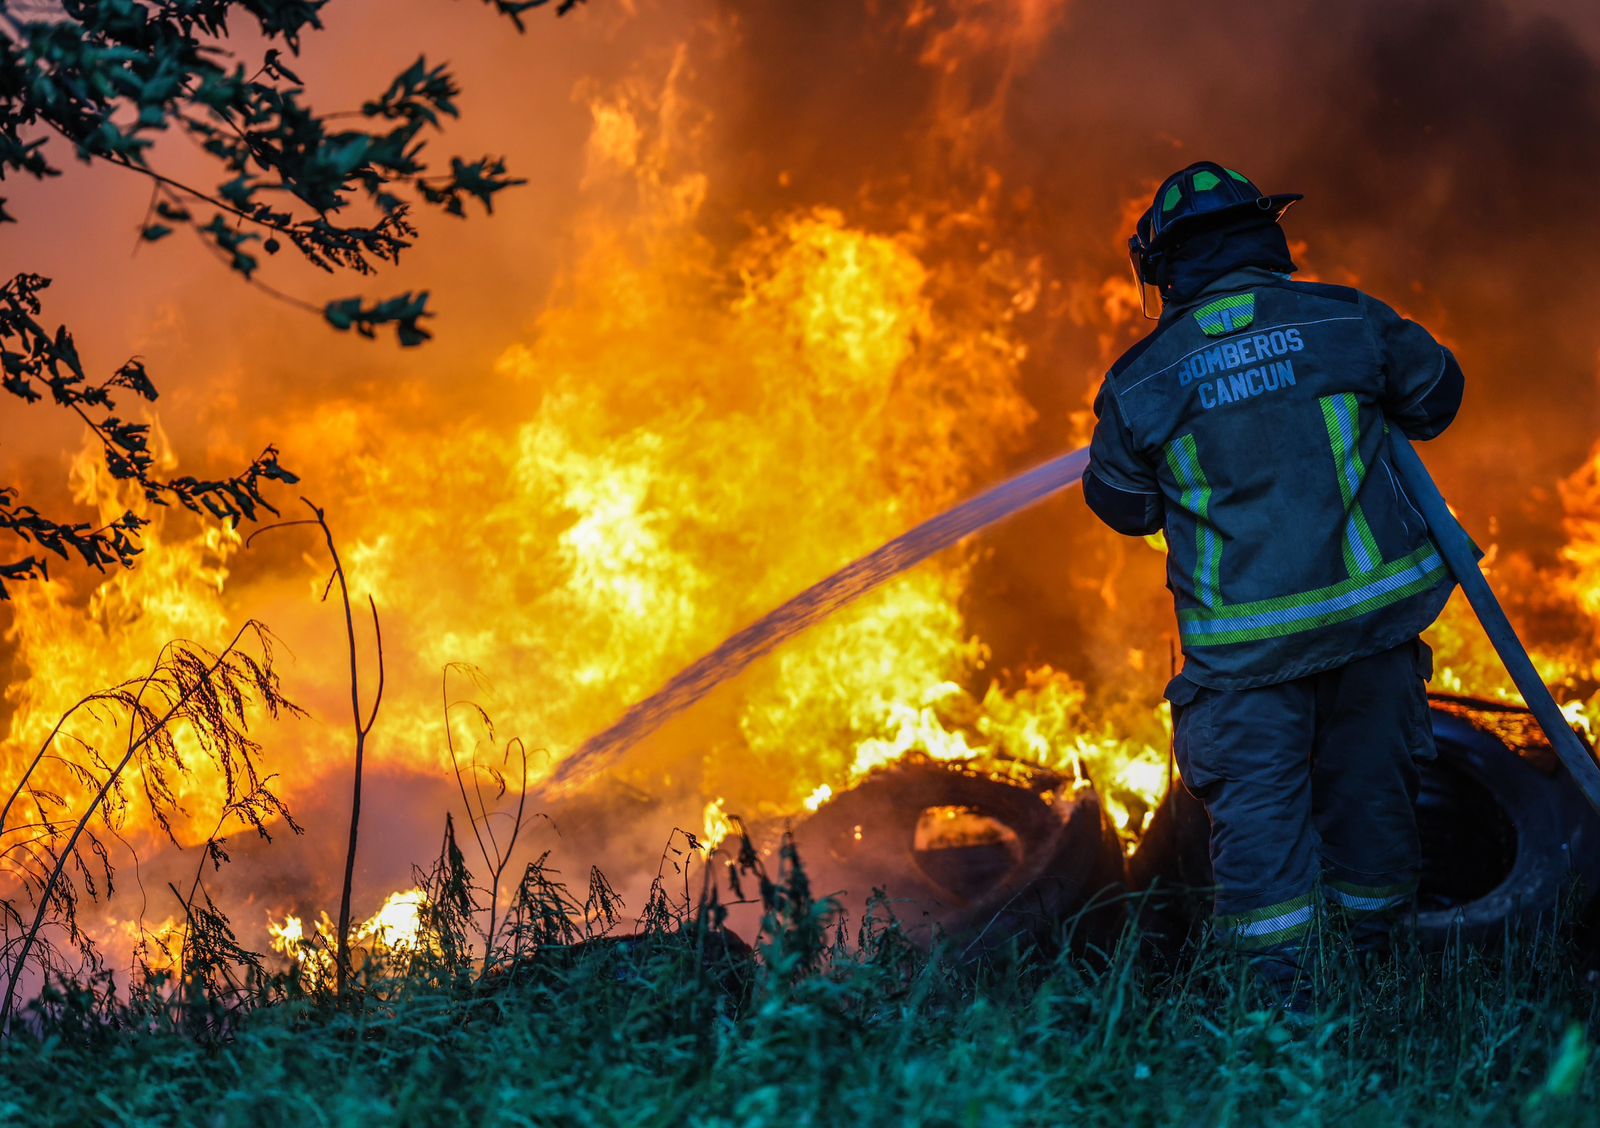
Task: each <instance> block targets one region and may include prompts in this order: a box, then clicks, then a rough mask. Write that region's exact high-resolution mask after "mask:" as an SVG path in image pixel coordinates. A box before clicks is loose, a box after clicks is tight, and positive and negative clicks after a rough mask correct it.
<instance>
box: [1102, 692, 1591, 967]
mask: <svg viewBox="0 0 1600 1128" xmlns="http://www.w3.org/2000/svg"><path fill="white" fill-rule="evenodd" d="M1430 705H1431V713H1432V719H1433V733H1434V739H1435V742H1436V744H1437V745H1438V749H1439V755H1438V758H1437V759H1435V760H1434V761H1432V762H1431V763H1426V764H1422V765H1420V769H1421V776H1422V780H1421V791H1420V794H1419V796H1418V801H1417V822H1418V827H1419V830H1420V831H1421V836H1422V875H1421V884H1420V888H1419V890H1418V896H1417V902H1418V916H1417V926H1418V931H1419V936H1420V939H1421V940H1422V942H1423V943H1424V944H1425V945H1428V946H1432V947H1439V946H1442V945H1444V944H1447V943H1462V942H1465V943H1473V944H1493V943H1495V942H1497V941H1499V940H1501V939H1502V938H1503V937H1505V936H1506V935H1507V933H1508V930H1511V929H1513V928H1527V927H1530V926H1537V925H1541V924H1549V923H1552V922H1556V921H1558V920H1560V919H1563V918H1566V919H1575V920H1576V921H1578V922H1580V923H1581V922H1583V921H1584V920H1585V918H1587V917H1589V916H1590V915H1591V914H1592V912H1593V910H1594V907H1595V904H1596V896H1595V895H1596V893H1597V892H1600V816H1597V815H1596V813H1595V811H1594V810H1593V809H1592V808H1591V807H1590V806H1589V805H1588V803H1587V802H1586V801H1585V800H1584V798H1583V796H1582V795H1581V794H1580V793H1579V791H1578V789H1577V788H1576V787H1575V786H1573V784H1572V782H1571V780H1570V779H1569V778H1568V777H1567V774H1566V771H1565V769H1563V768H1562V767H1561V764H1560V761H1559V760H1558V759H1557V758H1556V755H1555V753H1554V752H1553V751H1552V750H1551V748H1550V745H1549V742H1548V741H1546V740H1545V738H1544V736H1543V734H1542V733H1541V732H1540V731H1539V726H1538V724H1537V723H1536V722H1535V721H1534V719H1533V715H1532V714H1531V713H1529V712H1528V711H1527V710H1526V709H1523V708H1520V707H1516V706H1512V705H1506V704H1502V703H1499V702H1491V701H1483V700H1478V699H1474V698H1470V697H1458V696H1452V695H1445V694H1434V695H1432V696H1431V698H1430ZM1207 837H1208V827H1207V821H1206V815H1205V811H1204V810H1203V809H1202V808H1201V806H1200V804H1199V803H1198V802H1197V801H1196V800H1195V799H1194V797H1193V796H1191V795H1190V794H1189V793H1188V792H1187V791H1186V790H1184V788H1183V787H1182V786H1175V787H1174V788H1173V789H1172V792H1171V794H1169V795H1168V796H1167V797H1166V799H1165V801H1164V802H1163V803H1162V805H1161V806H1160V807H1159V808H1158V809H1157V811H1156V814H1155V816H1154V817H1153V819H1152V820H1151V825H1150V827H1149V829H1148V830H1147V832H1146V834H1145V836H1144V837H1143V839H1141V841H1140V843H1139V848H1138V850H1137V851H1136V852H1135V854H1134V856H1133V857H1132V858H1131V859H1130V861H1129V864H1128V877H1129V885H1130V887H1131V888H1132V889H1134V890H1135V891H1139V892H1143V893H1146V894H1148V897H1147V899H1146V902H1145V905H1146V920H1147V922H1148V923H1150V924H1151V926H1152V927H1153V929H1154V930H1155V931H1156V932H1158V933H1164V934H1166V935H1167V936H1168V937H1169V938H1177V937H1181V936H1183V935H1186V934H1187V933H1188V932H1189V931H1190V929H1192V927H1193V925H1194V924H1195V923H1197V922H1198V921H1199V920H1200V919H1202V918H1203V917H1204V915H1205V913H1206V911H1207V901H1208V899H1209V894H1208V887H1209V886H1210V885H1211V881H1212V878H1211V864H1210V860H1209V858H1208V854H1207Z"/></svg>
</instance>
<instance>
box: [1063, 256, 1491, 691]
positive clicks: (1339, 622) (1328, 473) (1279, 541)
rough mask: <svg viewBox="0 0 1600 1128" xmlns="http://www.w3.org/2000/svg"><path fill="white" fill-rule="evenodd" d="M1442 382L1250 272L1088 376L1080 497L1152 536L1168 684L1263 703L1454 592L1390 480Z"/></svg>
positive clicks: (1447, 412) (1396, 323)
mask: <svg viewBox="0 0 1600 1128" xmlns="http://www.w3.org/2000/svg"><path fill="white" fill-rule="evenodd" d="M1461 386H1462V378H1461V370H1460V368H1459V367H1458V366H1457V365H1456V362H1455V358H1454V357H1453V356H1451V354H1450V351H1449V350H1448V349H1446V348H1444V347H1443V346H1442V345H1440V344H1439V343H1438V342H1437V341H1435V340H1434V339H1433V337H1432V336H1430V335H1429V334H1428V332H1427V330H1425V329H1423V328H1422V327H1421V326H1420V325H1417V324H1416V323H1415V322H1412V321H1407V320H1405V319H1403V318H1401V317H1400V316H1399V315H1398V314H1396V313H1395V312H1394V310H1392V309H1390V308H1389V307H1388V306H1386V305H1384V304H1383V303H1382V302H1379V301H1377V300H1376V299H1374V298H1371V297H1369V296H1367V295H1366V294H1363V293H1360V292H1359V291H1356V290H1352V289H1348V288H1345V287H1340V286H1325V285H1317V284H1310V283H1297V282H1292V281H1290V280H1289V279H1288V278H1287V277H1285V276H1283V275H1280V274H1275V273H1272V272H1270V271H1265V270H1261V269H1256V268H1248V269H1244V270H1239V271H1235V272H1233V273H1230V274H1228V275H1225V276H1223V277H1222V278H1219V279H1218V280H1217V281H1216V283H1214V284H1213V285H1211V286H1210V287H1208V288H1207V289H1206V290H1205V291H1204V292H1203V293H1202V294H1201V295H1200V296H1199V297H1198V298H1197V299H1196V300H1195V301H1193V302H1191V303H1189V304H1187V305H1181V306H1177V307H1175V308H1170V309H1168V310H1167V311H1165V312H1164V314H1163V316H1162V320H1161V324H1160V325H1159V326H1158V327H1157V329H1156V330H1155V332H1153V333H1152V334H1151V335H1150V336H1149V337H1147V338H1145V340H1143V341H1141V342H1140V343H1139V344H1138V345H1136V346H1135V347H1134V348H1132V349H1131V350H1129V352H1128V353H1127V354H1126V355H1125V356H1123V358H1122V359H1121V360H1120V361H1118V362H1117V364H1116V365H1115V366H1114V367H1113V368H1112V370H1111V372H1110V373H1109V374H1108V375H1107V376H1106V379H1105V383H1104V384H1103V385H1102V387H1101V390H1100V395H1099V398H1098V399H1097V400H1096V403H1095V412H1096V415H1097V417H1098V419H1099V422H1098V424H1097V425H1096V427H1095V431H1094V441H1093V443H1092V445H1091V448H1090V465H1089V473H1088V475H1087V476H1086V477H1085V480H1084V496H1085V499H1086V500H1087V501H1088V502H1089V504H1090V506H1091V508H1093V509H1094V510H1095V511H1096V513H1098V514H1100V516H1101V517H1102V518H1103V519H1104V520H1106V522H1107V523H1108V524H1110V525H1112V526H1113V527H1114V528H1116V529H1118V530H1119V531H1121V532H1125V533H1130V534H1144V533H1150V532H1154V531H1155V530H1156V529H1158V528H1164V530H1165V532H1166V539H1167V548H1168V560H1167V579H1168V586H1169V587H1170V588H1171V589H1172V592H1173V597H1174V601H1175V603H1176V605H1177V614H1178V627H1179V635H1180V637H1181V639H1182V644H1183V652H1184V656H1185V659H1186V662H1185V666H1184V676H1185V677H1186V678H1188V679H1190V680H1192V681H1194V682H1197V683H1198V684H1201V685H1206V686H1211V687H1213V688H1217V689H1242V688H1246V687H1249V686H1256V685H1268V684H1272V683H1275V682H1280V681H1286V680H1288V679H1290V678H1296V677H1302V676H1305V675H1307V674H1312V673H1316V672H1318V671H1320V670H1325V669H1330V668H1332V667H1334V666H1337V665H1341V664H1343V663H1345V662H1349V661H1352V660H1354V659H1356V658H1361V657H1364V656H1366V655H1369V654H1376V653H1378V652H1379V651H1382V650H1386V649H1388V648H1390V647H1392V646H1395V645H1397V644H1399V643H1400V642H1402V641H1404V640H1405V639H1407V638H1410V637H1413V636H1415V635H1416V634H1417V633H1419V632H1420V631H1421V630H1422V629H1423V628H1425V627H1426V626H1427V625H1428V624H1429V623H1431V622H1432V621H1433V620H1434V618H1436V617H1437V616H1438V614H1439V612H1440V610H1442V609H1443V607H1444V604H1445V601H1446V599H1447V598H1448V597H1449V594H1450V591H1451V589H1452V587H1453V586H1454V581H1453V580H1452V579H1451V577H1450V574H1449V570H1448V569H1447V568H1446V567H1445V565H1444V562H1443V560H1442V559H1441V558H1440V556H1439V553H1438V550H1437V549H1436V548H1435V546H1434V544H1433V541H1432V539H1431V538H1430V537H1429V536H1428V533H1427V530H1426V527H1425V526H1424V524H1423V520H1422V517H1421V516H1420V515H1419V514H1418V512H1417V511H1416V509H1415V507H1414V506H1413V505H1412V504H1411V502H1410V500H1409V499H1408V498H1407V497H1406V493H1405V490H1404V488H1403V487H1402V485H1401V483H1400V480H1399V478H1398V476H1397V475H1396V474H1395V472H1394V470H1393V468H1392V467H1391V465H1390V463H1389V438H1388V428H1389V427H1390V426H1395V427H1398V428H1400V429H1401V430H1402V431H1403V432H1405V433H1406V434H1407V435H1409V436H1412V437H1413V438H1419V439H1428V438H1432V437H1433V436H1435V435H1437V434H1438V433H1439V432H1441V431H1443V430H1444V428H1445V427H1446V426H1448V425H1449V423H1450V421H1451V419H1453V418H1454V416H1455V413H1456V409H1457V408H1458V407H1459V405H1460V400H1461Z"/></svg>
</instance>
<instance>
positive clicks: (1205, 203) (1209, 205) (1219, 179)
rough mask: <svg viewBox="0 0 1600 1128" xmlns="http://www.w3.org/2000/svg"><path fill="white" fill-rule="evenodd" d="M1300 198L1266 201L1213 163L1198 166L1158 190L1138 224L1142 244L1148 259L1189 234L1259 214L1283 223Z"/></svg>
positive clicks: (1235, 175) (1293, 194)
mask: <svg viewBox="0 0 1600 1128" xmlns="http://www.w3.org/2000/svg"><path fill="white" fill-rule="evenodd" d="M1303 198H1304V197H1302V196H1301V195H1300V194H1299V193H1297V192H1291V193H1287V194H1285V195H1281V196H1268V195H1265V194H1264V193H1263V192H1262V191H1261V190H1260V189H1259V188H1257V187H1256V186H1255V185H1254V184H1253V183H1251V182H1250V179H1249V177H1247V176H1245V175H1244V174H1243V173H1241V172H1235V171H1234V170H1233V169H1231V168H1225V167H1223V166H1222V165H1219V164H1217V163H1216V162H1214V161H1196V162H1195V163H1194V164H1192V165H1190V166H1189V167H1188V168H1185V169H1182V170H1180V171H1178V172H1175V173H1173V174H1172V175H1171V176H1169V177H1167V178H1166V179H1165V180H1163V181H1162V182H1161V187H1160V188H1158V189H1156V198H1155V200H1154V201H1153V202H1152V203H1151V205H1150V208H1149V210H1148V211H1146V212H1145V213H1144V216H1143V217H1142V218H1141V219H1140V220H1139V230H1138V236H1137V237H1138V239H1139V241H1140V243H1142V244H1143V245H1144V250H1145V252H1146V253H1147V254H1148V253H1150V252H1152V251H1156V252H1159V251H1162V250H1165V249H1167V248H1168V247H1170V246H1172V245H1173V244H1174V243H1176V242H1178V241H1180V240H1181V239H1182V238H1183V237H1185V235H1187V234H1188V233H1192V232H1194V231H1197V230H1199V229H1201V228H1203V227H1206V226H1209V225H1210V224H1211V223H1213V222H1215V221H1217V220H1219V219H1222V218H1223V217H1231V216H1235V215H1238V214H1240V213H1241V212H1245V211H1248V210H1250V209H1255V210H1257V211H1260V212H1264V213H1266V214H1268V215H1270V216H1271V217H1272V218H1273V219H1274V220H1277V219H1278V218H1280V217H1281V216H1282V215H1283V213H1284V212H1285V211H1287V210H1288V208H1289V205H1290V204H1292V203H1294V202H1295V201H1296V200H1299V199H1303Z"/></svg>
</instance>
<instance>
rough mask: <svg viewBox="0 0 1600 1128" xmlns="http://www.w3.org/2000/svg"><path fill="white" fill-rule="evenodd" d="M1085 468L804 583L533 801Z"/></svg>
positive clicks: (988, 501) (1060, 471) (978, 503)
mask: <svg viewBox="0 0 1600 1128" xmlns="http://www.w3.org/2000/svg"><path fill="white" fill-rule="evenodd" d="M1088 464H1089V452H1088V450H1086V449H1085V450H1075V451H1073V452H1072V453H1071V454H1064V455H1062V456H1060V457H1059V458H1054V459H1051V460H1050V461H1049V462H1046V463H1043V464H1042V465H1039V466H1035V467H1034V468H1033V469H1032V470H1028V471H1025V472H1023V473H1021V474H1018V475H1017V476H1016V477H1014V478H1011V479H1010V480H1008V481H1005V482H1002V483H1001V484H1000V485H998V486H995V487H993V488H992V489H988V490H985V491H984V492H983V493H981V494H979V495H978V496H977V497H974V498H971V499H970V500H967V501H964V502H962V503H961V504H960V505H957V506H955V507H954V508H953V509H949V510H946V511H945V512H944V513H941V514H940V515H939V516H937V517H934V518H932V519H931V520H929V521H925V522H923V523H922V524H920V525H918V526H917V527H916V528H914V529H912V530H911V531H910V532H908V533H903V534H901V535H900V536H898V537H896V538H895V539H894V540H892V541H890V542H889V543H888V544H885V545H883V546H882V547H881V548H878V549H875V550H874V551H872V552H869V553H867V555H865V556H863V557H861V558H860V559H859V560H857V561H855V562H854V563H853V564H849V565H847V566H845V567H844V568H841V569H840V570H839V571H837V572H835V573H834V574H833V575H831V576H829V577H828V578H827V579H825V580H823V581H821V582H820V583H816V584H813V585H811V586H810V587H809V588H807V589H806V590H805V591H803V592H801V593H800V594H799V595H797V596H795V597H794V598H793V599H791V600H789V602H787V603H785V604H784V605H783V606H781V607H779V608H778V609H777V610H775V611H772V612H770V613H769V614H767V615H766V616H764V617H763V618H761V619H759V620H757V621H756V622H754V623H752V624H750V625H749V626H748V627H745V628H744V629H743V630H741V631H739V632H738V633H736V634H734V635H732V636H730V637H729V638H728V639H727V640H726V641H725V642H723V643H722V645H720V646H718V647H717V648H716V649H715V650H713V651H711V652H710V653H709V654H707V655H705V656H704V657H702V658H700V659H699V660H698V661H695V662H692V663H690V664H689V665H688V666H686V667H685V668H684V669H683V670H682V671H681V672H679V673H678V674H677V675H676V676H675V677H673V678H672V680H670V681H668V682H667V684H666V685H664V686H662V687H661V688H660V689H659V690H657V691H656V692H655V693H653V694H651V695H650V696H649V697H647V698H645V699H644V700H643V701H640V702H639V703H638V704H636V705H634V706H633V707H632V708H630V709H629V710H628V711H627V712H626V713H624V714H623V715H622V717H621V719H619V720H618V721H617V722H616V723H615V724H613V725H612V726H611V727H610V728H608V729H606V730H605V731H604V732H600V733H597V734H596V735H594V736H592V737H590V738H589V739H588V740H586V741H584V743H583V745H582V746H581V747H580V748H579V749H578V750H577V751H576V752H574V753H573V754H572V755H571V756H569V757H567V758H566V759H565V760H564V761H562V763H561V764H560V766H559V767H557V768H556V770H555V772H554V773H552V775H551V776H550V778H549V780H547V781H546V782H545V783H544V785H543V786H542V787H540V788H539V792H540V795H541V797H544V798H548V797H550V796H551V795H552V794H555V793H558V792H567V791H571V790H575V789H577V788H579V787H581V786H583V785H584V784H585V783H587V782H589V781H590V780H592V779H594V778H595V777H596V776H597V775H599V774H600V773H601V772H602V771H604V770H605V769H606V768H607V767H608V766H610V765H611V764H612V763H614V762H615V761H616V759H617V757H619V756H621V755H622V754H623V753H624V752H626V751H627V750H628V749H629V748H631V747H633V746H634V745H635V744H637V743H638V742H639V741H641V740H643V739H644V738H645V737H647V736H649V735H650V734H651V733H652V732H654V731H655V730H656V729H658V728H660V727H661V726H662V725H663V724H665V723H666V722H667V720H668V719H669V718H671V717H673V716H675V715H676V714H678V713H680V712H682V711H683V710H684V709H687V708H688V707H689V706H691V705H693V704H694V703H695V702H697V701H699V700H700V699H701V698H703V697H704V696H705V695H706V694H708V693H710V692H711V691H712V690H713V689H714V688H716V686H717V685H718V684H719V683H721V682H724V681H726V680H727V679H729V678H731V677H734V676H735V675H737V674H739V673H741V672H742V671H744V670H745V669H746V668H747V667H748V666H749V665H750V663H752V662H754V661H755V660H756V659H757V658H760V657H761V656H762V655H764V654H767V653H769V652H770V651H772V650H773V649H774V648H775V647H777V646H778V644H779V643H781V642H783V641H784V640H785V639H789V638H793V637H794V636H795V635H797V634H799V633H800V632H801V631H804V630H806V629H808V628H810V627H812V626H814V625H816V624H817V623H819V622H821V621H822V620H823V619H825V618H827V617H828V616H829V615H831V614H833V613H834V612H835V611H838V610H839V609H840V608H842V607H845V606H847V605H849V604H850V603H853V602H855V601H856V600H857V599H859V598H861V597H862V596H863V595H866V594H867V593H868V592H869V591H872V590H873V589H874V588H877V587H879V586H881V585H882V584H884V583H886V582H888V581H889V580H891V579H893V578H894V577H895V576H897V575H899V574H900V573H901V572H904V571H905V570H906V569H907V568H910V567H913V566H914V565H916V564H920V563H921V562H922V561H924V560H926V559H927V558H928V557H930V556H932V555H933V554H934V553H936V552H941V551H943V550H944V549H946V548H949V547H950V546H951V545H954V544H956V543H957V542H958V541H961V540H964V539H966V538H967V537H969V536H971V535H972V534H973V533H976V532H978V531H979V530H980V529H985V528H988V527H989V526H990V525H993V524H995V523H996V522H997V521H1002V520H1004V519H1005V518H1007V517H1010V516H1012V515H1013V514H1016V513H1020V512H1022V510H1024V509H1027V508H1029V507H1030V506H1032V505H1036V504H1038V503H1039V502H1041V501H1043V500H1044V499H1045V498H1047V497H1049V496H1051V495H1052V494H1055V493H1058V492H1060V491H1061V490H1063V489H1065V488H1066V487H1068V486H1071V485H1074V484H1076V483H1077V482H1079V481H1080V480H1081V479H1082V478H1083V471H1084V468H1085V467H1087V466H1088Z"/></svg>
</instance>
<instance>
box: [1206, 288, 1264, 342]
mask: <svg viewBox="0 0 1600 1128" xmlns="http://www.w3.org/2000/svg"><path fill="white" fill-rule="evenodd" d="M1194 319H1195V321H1196V322H1197V323H1198V324H1199V326H1200V331H1201V332H1202V333H1204V334H1205V335H1206V336H1208V337H1224V336H1227V335H1228V334H1229V333H1232V332H1235V331H1236V330H1239V329H1248V328H1249V327H1250V326H1252V325H1254V324H1255V321H1256V296H1255V295H1254V294H1229V295H1228V296H1227V297H1225V298H1218V299H1217V300H1216V301H1214V302H1208V303H1207V304H1205V305H1203V306H1201V307H1200V308H1199V309H1197V310H1195V311H1194Z"/></svg>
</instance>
